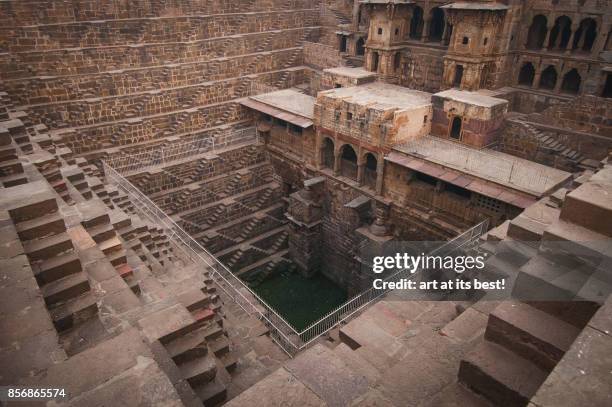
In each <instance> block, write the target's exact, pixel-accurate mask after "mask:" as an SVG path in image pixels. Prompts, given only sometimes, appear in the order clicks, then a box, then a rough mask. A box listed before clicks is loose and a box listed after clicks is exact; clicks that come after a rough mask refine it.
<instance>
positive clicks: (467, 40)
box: [461, 37, 470, 45]
mask: <svg viewBox="0 0 612 407" xmlns="http://www.w3.org/2000/svg"><path fill="white" fill-rule="evenodd" d="M469 42H470V38H469V37H463V40H461V43H462V44H463V45H467V44H468V43H469Z"/></svg>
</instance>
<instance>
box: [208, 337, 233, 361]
mask: <svg viewBox="0 0 612 407" xmlns="http://www.w3.org/2000/svg"><path fill="white" fill-rule="evenodd" d="M208 348H209V349H210V351H211V352H212V353H213V354H214V355H215V356H217V357H221V356H222V355H224V354H226V353H228V352H229V340H228V339H227V337H226V336H225V335H222V336H219V337H218V338H216V339H214V340H212V341H210V342H208Z"/></svg>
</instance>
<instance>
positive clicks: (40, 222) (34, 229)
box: [15, 212, 66, 240]
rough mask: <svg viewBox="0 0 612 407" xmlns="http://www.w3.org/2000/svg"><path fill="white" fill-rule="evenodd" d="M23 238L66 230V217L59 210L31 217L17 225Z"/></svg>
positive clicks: (37, 236)
mask: <svg viewBox="0 0 612 407" xmlns="http://www.w3.org/2000/svg"><path fill="white" fill-rule="evenodd" d="M15 229H16V230H17V234H18V235H19V238H20V239H21V240H32V239H37V238H41V237H44V236H49V235H57V234H59V233H62V232H65V231H66V225H65V223H64V218H62V216H61V215H60V214H59V212H54V213H50V214H48V215H44V216H41V217H39V218H34V219H30V220H28V221H25V222H20V223H17V224H16V225H15Z"/></svg>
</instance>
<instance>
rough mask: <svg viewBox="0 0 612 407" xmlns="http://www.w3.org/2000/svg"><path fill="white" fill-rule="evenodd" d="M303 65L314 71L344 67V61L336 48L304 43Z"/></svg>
mask: <svg viewBox="0 0 612 407" xmlns="http://www.w3.org/2000/svg"><path fill="white" fill-rule="evenodd" d="M304 63H305V64H306V65H307V66H310V67H312V68H316V69H325V68H335V67H338V66H345V65H346V61H345V60H344V59H343V58H342V55H341V54H340V53H339V52H338V50H337V48H336V47H333V46H330V45H326V44H322V43H317V42H305V43H304Z"/></svg>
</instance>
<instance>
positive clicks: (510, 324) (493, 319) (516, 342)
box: [485, 301, 580, 371]
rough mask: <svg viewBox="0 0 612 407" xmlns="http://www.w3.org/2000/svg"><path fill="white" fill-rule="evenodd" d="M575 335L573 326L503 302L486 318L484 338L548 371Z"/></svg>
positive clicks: (512, 302)
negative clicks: (487, 320)
mask: <svg viewBox="0 0 612 407" xmlns="http://www.w3.org/2000/svg"><path fill="white" fill-rule="evenodd" d="M579 333H580V330H579V329H578V328H576V327H575V326H573V325H570V324H568V323H566V322H564V321H562V320H560V319H558V318H555V317H553V316H551V315H549V314H547V313H545V312H543V311H540V310H538V309H536V308H534V307H531V306H529V305H527V304H525V303H521V302H516V301H504V302H502V303H501V304H500V305H499V306H498V307H497V308H495V310H493V312H491V314H490V315H489V323H488V325H487V330H486V332H485V338H486V339H487V340H490V341H492V342H496V343H498V344H500V345H502V346H504V347H506V348H507V349H509V350H511V351H513V352H515V353H517V354H518V355H520V356H522V357H524V358H525V359H527V360H530V361H532V362H533V363H535V364H537V365H538V366H540V367H541V368H542V369H544V370H546V371H551V370H552V369H553V368H554V367H555V366H556V365H557V363H558V362H559V361H560V360H561V358H562V357H563V355H565V352H567V351H568V349H569V348H570V346H571V344H572V343H573V342H574V339H576V337H577V336H578V334H579Z"/></svg>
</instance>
